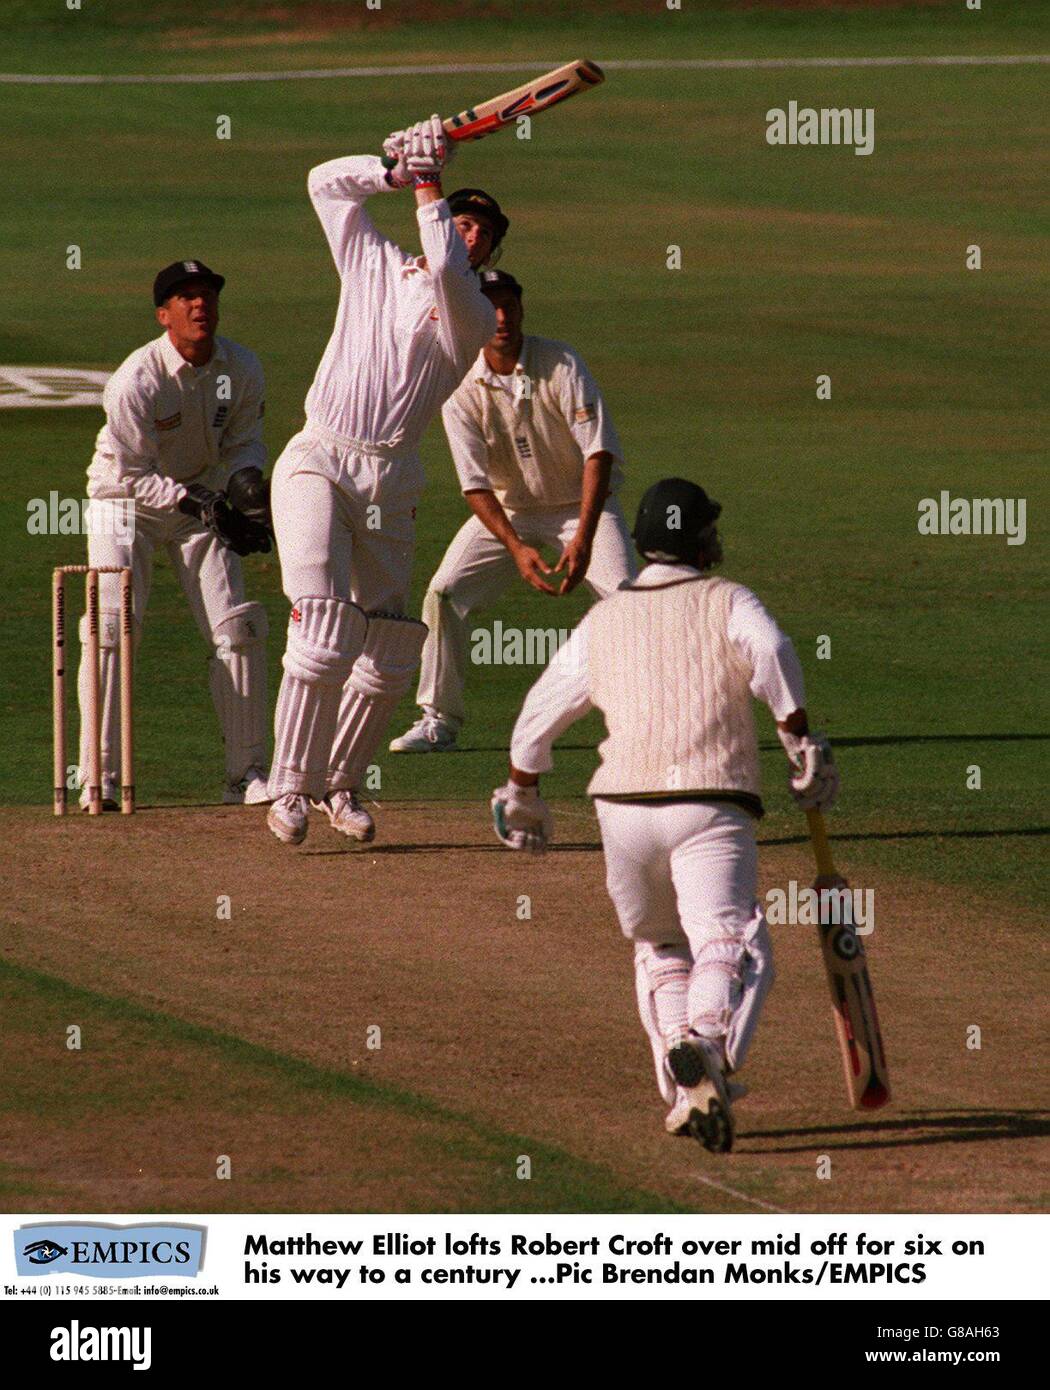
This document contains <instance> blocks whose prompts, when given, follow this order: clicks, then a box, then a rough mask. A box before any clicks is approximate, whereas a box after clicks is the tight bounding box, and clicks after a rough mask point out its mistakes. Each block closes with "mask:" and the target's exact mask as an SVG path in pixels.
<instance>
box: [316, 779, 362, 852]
mask: <svg viewBox="0 0 1050 1390" xmlns="http://www.w3.org/2000/svg"><path fill="white" fill-rule="evenodd" d="M313 807H314V810H316V811H323V812H324V813H325V815H326V816H327V817H328V821H329V824H330V825H331V827H332V829H333V830H338V831H339V833H340V835H349V836H350V838H351V840H360V841H361V843H362V844H363V845H367V844H368V843H369V841H370V840H374V839H375V835H376V823H375V821H374V820H373V819H372V817H371V816H370V815H369V814H368V812H367V811H366V810H365V808H364V807H363V806H362V805H361V803H360V801H359V800H358V799H357V792H352V791H346V790H340V791H336V792H328V794H327V795H326V796H325V797H324V799H323V800H321V801H315V802H313Z"/></svg>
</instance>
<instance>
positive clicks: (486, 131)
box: [442, 58, 605, 141]
mask: <svg viewBox="0 0 1050 1390" xmlns="http://www.w3.org/2000/svg"><path fill="white" fill-rule="evenodd" d="M604 81H605V74H604V73H603V72H602V70H601V68H600V67H599V66H598V64H597V63H594V62H592V61H591V60H590V59H589V58H576V59H574V60H573V61H572V62H571V63H564V64H563V65H562V66H561V67H560V68H552V69H551V71H550V72H545V73H544V74H543V76H542V77H536V78H533V80H532V81H531V82H524V83H522V85H521V86H520V87H514V88H513V89H512V90H511V91H509V92H503V93H502V94H501V95H500V96H498V97H493V98H492V99H491V101H483V102H482V103H481V104H480V105H479V106H470V107H468V108H467V110H466V111H461V112H460V113H459V115H458V116H450V117H449V118H448V120H446V121H443V122H442V124H443V125H444V127H445V131H446V132H447V134H448V138H449V139H450V140H455V141H460V140H480V139H481V138H482V137H483V136H485V135H491V134H492V132H493V131H495V130H499V129H500V127H501V126H505V125H509V124H510V123H511V121H515V120H517V119H518V117H519V116H532V115H536V114H537V113H538V112H540V111H547V110H549V108H550V107H552V106H556V105H557V104H558V102H560V101H565V100H566V98H567V97H571V96H575V95H576V93H577V92H585V91H587V90H589V89H590V88H591V87H596V86H597V85H598V83H599V82H604Z"/></svg>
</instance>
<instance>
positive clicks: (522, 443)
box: [514, 434, 532, 459]
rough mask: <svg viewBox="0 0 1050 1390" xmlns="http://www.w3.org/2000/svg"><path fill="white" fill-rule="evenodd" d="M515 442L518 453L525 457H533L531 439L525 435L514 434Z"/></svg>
mask: <svg viewBox="0 0 1050 1390" xmlns="http://www.w3.org/2000/svg"><path fill="white" fill-rule="evenodd" d="M514 443H515V445H516V446H517V450H518V453H519V454H520V455H521V457H522V458H523V459H530V458H532V446H531V445H530V444H529V441H528V439H527V437H526V436H525V435H523V434H516V435H515V436H514Z"/></svg>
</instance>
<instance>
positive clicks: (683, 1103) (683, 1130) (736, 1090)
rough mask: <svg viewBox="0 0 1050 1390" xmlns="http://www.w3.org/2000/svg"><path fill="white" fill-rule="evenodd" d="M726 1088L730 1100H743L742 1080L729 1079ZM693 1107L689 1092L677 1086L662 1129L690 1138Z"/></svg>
mask: <svg viewBox="0 0 1050 1390" xmlns="http://www.w3.org/2000/svg"><path fill="white" fill-rule="evenodd" d="M726 1090H727V1091H728V1092H729V1099H730V1101H734V1102H735V1101H738V1100H743V1099H744V1097H745V1096H746V1095H747V1087H746V1086H745V1085H744V1083H743V1082H742V1081H729V1082H727V1083H726ZM692 1109H693V1105H692V1101H691V1100H690V1099H689V1092H688V1091H686V1090H685V1089H683V1087H681V1086H679V1088H678V1096H677V1099H676V1100H675V1103H674V1105H672V1107H671V1109H670V1110H668V1112H667V1118H666V1119H665V1120H664V1129H666V1130H667V1133H668V1134H672V1135H674V1136H675V1137H676V1138H677V1137H678V1136H683V1137H688V1138H692V1134H691V1132H690V1129H689V1114H690V1112H691V1110H692Z"/></svg>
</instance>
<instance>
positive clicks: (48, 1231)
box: [15, 1221, 205, 1279]
mask: <svg viewBox="0 0 1050 1390" xmlns="http://www.w3.org/2000/svg"><path fill="white" fill-rule="evenodd" d="M204 1234H205V1232H204V1227H203V1226H110V1225H106V1224H104V1223H102V1222H91V1221H84V1222H71V1223H69V1224H68V1225H62V1226H58V1225H51V1224H43V1223H42V1224H40V1225H36V1226H22V1227H21V1228H20V1229H19V1230H17V1231H15V1268H16V1270H17V1272H18V1273H19V1274H43V1273H44V1271H45V1270H47V1271H48V1272H49V1273H54V1274H89V1275H92V1276H93V1277H94V1278H96V1279H141V1278H144V1277H146V1276H148V1275H156V1274H164V1275H171V1274H179V1275H186V1276H188V1277H190V1278H192V1277H193V1276H195V1275H196V1274H197V1273H198V1271H199V1270H200V1267H201V1264H202V1262H203V1258H204Z"/></svg>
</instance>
